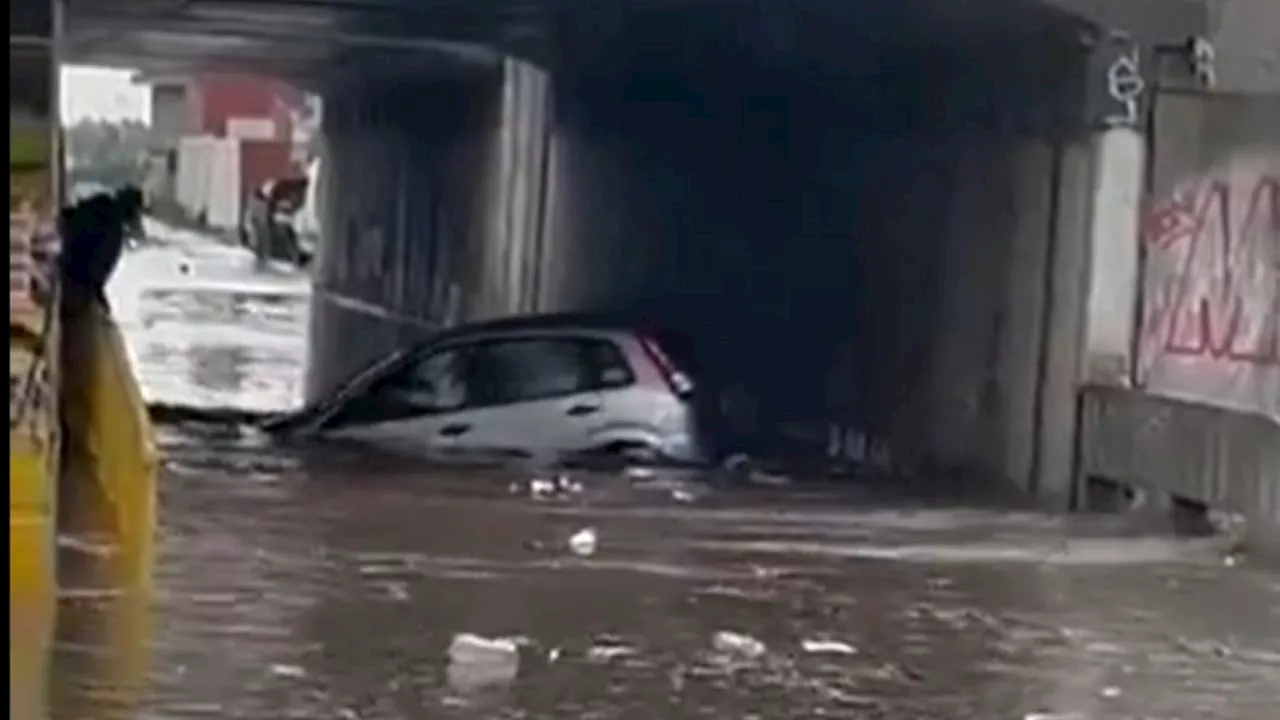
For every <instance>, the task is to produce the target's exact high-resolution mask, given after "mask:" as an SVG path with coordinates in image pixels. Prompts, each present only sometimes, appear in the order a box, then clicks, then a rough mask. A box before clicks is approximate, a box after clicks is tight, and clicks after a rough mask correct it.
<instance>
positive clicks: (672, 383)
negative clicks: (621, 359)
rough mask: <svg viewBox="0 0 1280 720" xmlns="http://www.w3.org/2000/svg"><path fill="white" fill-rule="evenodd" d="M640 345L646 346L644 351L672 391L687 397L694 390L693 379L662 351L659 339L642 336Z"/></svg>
mask: <svg viewBox="0 0 1280 720" xmlns="http://www.w3.org/2000/svg"><path fill="white" fill-rule="evenodd" d="M640 347H642V348H644V353H645V355H647V356H648V357H649V360H650V361H652V362H653V364H654V367H656V368H658V372H659V373H660V374H661V375H662V380H663V382H665V383H666V384H667V387H668V388H669V389H670V390H671V392H672V393H674V394H676V395H677V396H679V397H687V396H688V395H689V394H690V393H692V392H693V381H692V380H690V379H689V376H688V375H685V374H684V373H682V372H680V368H678V367H676V365H675V363H673V362H672V361H671V358H669V357H667V354H666V353H665V352H663V351H662V346H661V345H659V344H658V341H656V340H654V339H653V338H651V337H642V338H640Z"/></svg>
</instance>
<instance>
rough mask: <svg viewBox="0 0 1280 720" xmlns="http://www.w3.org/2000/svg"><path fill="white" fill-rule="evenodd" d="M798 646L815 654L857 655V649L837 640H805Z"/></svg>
mask: <svg viewBox="0 0 1280 720" xmlns="http://www.w3.org/2000/svg"><path fill="white" fill-rule="evenodd" d="M800 647H801V648H803V649H804V651H805V652H807V653H813V654H815V655H857V654H858V649H857V648H855V647H854V646H852V645H850V644H849V643H843V642H840V641H839V640H805V641H803V642H801V643H800Z"/></svg>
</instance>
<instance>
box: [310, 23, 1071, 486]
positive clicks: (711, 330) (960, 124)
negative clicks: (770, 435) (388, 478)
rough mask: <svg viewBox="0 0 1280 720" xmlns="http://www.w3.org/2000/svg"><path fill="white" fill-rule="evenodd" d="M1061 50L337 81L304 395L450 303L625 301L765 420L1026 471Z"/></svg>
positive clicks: (542, 306) (725, 59) (1048, 278)
mask: <svg viewBox="0 0 1280 720" xmlns="http://www.w3.org/2000/svg"><path fill="white" fill-rule="evenodd" d="M1073 42H1074V37H1073V38H1072V40H1071V41H1070V42H1068V41H1064V42H1063V43H1062V44H1061V45H1060V46H1057V47H1050V46H1047V45H1046V43H1045V42H1044V38H1042V37H1040V38H1037V40H1036V45H1034V46H1030V45H1024V44H1018V43H1007V44H1004V45H985V46H982V47H968V48H962V49H956V50H955V51H953V52H937V51H934V52H931V53H927V54H925V53H915V54H902V55H897V56H885V57H881V58H879V63H878V65H877V66H876V67H877V68H879V69H878V70H876V71H873V72H870V73H861V74H858V73H848V74H847V75H846V76H844V77H840V76H835V79H833V78H832V77H819V78H816V79H815V78H812V77H811V76H809V75H803V76H802V75H797V74H796V72H795V71H794V70H791V69H789V68H787V67H786V66H785V64H768V63H763V64H762V63H759V62H756V63H755V64H753V59H752V58H749V57H739V56H735V55H733V54H732V52H728V53H726V54H724V55H722V56H718V57H706V56H704V57H702V58H700V62H699V63H698V64H697V67H696V71H695V70H694V69H691V68H690V67H664V66H661V65H654V66H651V67H647V68H646V67H635V66H633V67H630V68H626V72H625V74H619V73H617V72H614V71H612V70H604V71H600V72H596V73H592V72H581V73H579V74H577V75H573V76H568V75H564V76H560V77H556V78H554V79H552V78H548V77H547V76H546V75H545V74H542V73H539V72H537V71H535V70H532V69H531V68H528V67H527V66H520V65H517V64H513V63H508V64H507V65H506V66H505V67H504V68H502V69H500V70H495V71H494V72H492V73H488V74H481V75H479V76H476V77H471V78H467V79H465V80H463V79H454V80H449V81H446V80H423V81H421V82H420V83H419V84H417V85H407V84H406V83H404V82H399V83H389V84H387V85H383V86H379V85H378V84H377V83H376V82H372V81H370V82H364V83H362V84H361V86H360V87H358V88H354V87H347V88H341V89H334V90H333V91H331V92H330V93H329V95H328V96H327V97H326V114H325V119H324V136H325V139H326V143H327V157H328V158H330V163H331V165H330V168H329V175H328V177H329V178H331V179H332V182H331V183H328V184H327V187H328V197H327V203H326V208H327V209H326V210H325V212H324V219H323V226H324V228H325V231H326V237H325V238H324V243H323V249H322V252H321V257H320V264H319V268H318V273H319V275H318V277H319V283H318V288H317V293H316V301H315V302H316V308H315V312H314V313H313V315H312V317H313V323H314V330H315V335H314V337H313V341H312V342H313V356H312V357H313V360H312V366H311V375H310V382H309V393H310V394H311V395H312V396H313V397H314V396H315V395H317V394H320V393H322V392H324V391H325V390H326V389H327V388H329V387H332V386H333V385H334V384H335V383H337V382H340V381H341V379H342V378H344V377H346V376H348V375H349V374H350V373H352V372H353V371H354V370H355V369H356V368H358V367H359V366H361V365H362V364H363V363H365V362H367V361H368V359H369V358H371V357H372V356H375V355H377V354H379V353H381V352H383V351H385V350H386V349H387V348H390V347H393V346H395V345H397V344H400V343H403V342H406V341H408V339H410V338H413V337H417V336H419V335H420V334H422V333H423V332H425V331H427V330H429V329H430V328H432V327H437V326H439V325H441V324H445V323H448V322H452V321H454V320H457V319H467V318H479V317H489V316H492V315H495V314H501V313H509V312H519V311H529V310H540V311H556V310H579V309H595V310H604V309H630V310H639V311H641V312H643V313H645V314H647V315H650V316H652V317H653V318H654V319H655V320H657V321H659V322H664V323H665V324H668V325H675V326H677V327H679V328H681V329H685V330H687V331H689V332H690V333H692V334H695V335H697V336H699V338H700V339H701V341H702V342H701V344H702V345H703V346H704V347H705V348H707V351H708V354H709V355H711V357H708V358H706V359H707V360H708V361H709V362H710V363H711V364H716V365H719V366H722V367H728V368H732V370H733V372H734V373H735V374H737V375H738V377H737V378H736V379H738V380H740V381H742V382H744V383H746V384H748V385H749V386H752V387H754V389H755V391H756V393H757V394H758V396H759V397H760V399H761V403H762V406H763V407H762V413H763V414H764V415H765V416H766V417H769V418H772V419H774V420H788V421H807V422H821V421H822V420H823V419H824V418H826V417H829V416H831V415H833V414H834V415H838V416H840V417H841V419H843V420H845V421H846V422H848V423H849V424H851V425H855V426H857V427H860V428H862V429H864V430H865V431H866V432H868V433H869V434H872V435H874V436H876V437H879V438H882V439H884V440H885V441H886V442H887V443H889V444H890V445H892V446H893V447H894V448H896V451H897V454H898V456H899V457H900V458H902V459H904V460H908V461H912V462H917V461H920V462H923V461H925V460H927V461H929V462H931V463H938V464H942V465H946V466H953V467H957V468H964V469H966V470H970V471H974V472H976V473H978V474H982V475H988V476H994V477H1000V478H1006V479H1010V480H1013V481H1015V482H1017V483H1019V484H1021V485H1027V484H1029V483H1030V482H1031V477H1032V476H1033V475H1034V474H1035V473H1036V472H1037V471H1038V470H1037V469H1038V466H1039V465H1040V464H1041V463H1042V461H1041V459H1040V458H1039V457H1038V453H1039V450H1038V448H1039V447H1040V445H1041V443H1040V442H1039V440H1040V435H1041V434H1042V433H1044V432H1045V414H1044V403H1045V390H1044V388H1043V387H1041V385H1042V381H1043V379H1044V377H1045V372H1044V367H1045V362H1046V357H1045V349H1044V342H1045V338H1046V327H1047V322H1048V321H1047V319H1046V318H1048V317H1049V316H1050V314H1051V308H1050V299H1051V295H1052V294H1053V293H1062V292H1067V291H1068V290H1070V292H1074V293H1076V294H1077V295H1078V293H1079V290H1078V288H1075V285H1076V282H1075V279H1076V278H1077V277H1078V274H1079V272H1080V271H1081V267H1080V266H1079V262H1076V263H1075V266H1074V270H1073V272H1074V273H1075V274H1072V275H1071V277H1070V278H1068V279H1066V280H1061V279H1057V278H1055V277H1054V273H1053V265H1052V263H1053V262H1054V261H1053V259H1052V258H1053V257H1055V253H1057V252H1059V250H1057V249H1056V246H1055V240H1056V239H1058V238H1059V237H1060V236H1063V237H1065V236H1067V235H1071V236H1072V237H1071V238H1070V240H1071V241H1072V242H1079V240H1080V236H1081V232H1080V231H1079V229H1076V230H1072V229H1070V228H1068V227H1067V226H1066V225H1063V226H1061V227H1060V224H1059V223H1058V221H1057V212H1056V208H1057V206H1058V205H1059V204H1060V202H1061V198H1060V195H1062V194H1063V192H1064V190H1063V187H1062V185H1063V181H1064V178H1068V179H1069V181H1070V182H1072V183H1075V184H1077V185H1078V184H1080V183H1081V182H1084V181H1085V180H1087V178H1085V176H1084V173H1082V172H1080V171H1079V168H1077V169H1076V171H1075V172H1074V173H1068V172H1065V171H1064V169H1063V168H1064V167H1065V165H1067V164H1068V163H1067V162H1066V160H1065V159H1064V158H1065V156H1066V154H1067V152H1068V149H1067V146H1068V145H1070V146H1072V147H1074V146H1075V144H1077V143H1076V140H1075V139H1074V138H1073V137H1072V136H1071V131H1070V130H1069V129H1068V128H1069V126H1070V124H1071V123H1070V122H1069V121H1065V120H1064V117H1065V111H1064V108H1066V107H1069V106H1070V100H1071V98H1070V97H1069V96H1068V95H1069V92H1068V91H1070V90H1073V89H1075V88H1076V86H1077V84H1078V82H1079V81H1080V78H1079V76H1078V74H1077V73H1078V72H1079V69H1080V66H1081V63H1082V62H1083V60H1082V55H1081V52H1080V51H1079V49H1078V48H1077V47H1076V46H1075V45H1074V44H1072V43H1073ZM1037 53H1038V54H1037ZM1027 57H1038V58H1040V60H1039V61H1038V62H1036V63H1029V62H1026V61H1025V59H1026V58H1027ZM604 67H608V66H607V65H605V66H604ZM1072 152H1078V151H1077V150H1072ZM1077 165H1078V163H1077ZM1063 307H1065V306H1063ZM1068 315H1070V313H1068ZM1068 320H1069V318H1068ZM1077 344H1078V339H1077V338H1075V337H1074V336H1073V335H1072V334H1071V333H1061V334H1060V337H1059V338H1058V347H1060V348H1064V349H1062V352H1065V353H1066V354H1067V355H1068V356H1070V355H1071V354H1072V353H1075V352H1078V348H1077ZM837 358H840V360H838V361H837ZM1069 365H1070V363H1067V364H1066V365H1063V366H1062V368H1059V371H1060V372H1068V370H1070V371H1071V372H1074V370H1071V369H1070V368H1068V367H1067V366H1069ZM1073 379H1074V375H1072V381H1073ZM1070 387H1071V382H1068V381H1064V382H1062V383H1058V386H1057V388H1058V389H1057V391H1055V392H1057V394H1058V395H1059V396H1062V395H1063V393H1062V390H1063V389H1064V388H1067V389H1069V388H1070ZM1057 402H1058V404H1059V405H1062V404H1064V403H1065V404H1066V405H1068V406H1069V405H1070V404H1071V402H1072V401H1071V399H1070V397H1069V392H1068V394H1067V396H1064V397H1060V398H1059V400H1058V401H1057ZM1059 415H1061V413H1059ZM1069 425H1070V422H1069V421H1067V420H1064V419H1063V417H1057V419H1055V420H1054V423H1053V427H1060V428H1061V432H1069V427H1068V426H1069ZM1061 432H1059V433H1058V434H1061ZM1067 442H1068V444H1069V441H1067ZM1061 445H1063V443H1059V446H1061ZM1059 454H1060V453H1059Z"/></svg>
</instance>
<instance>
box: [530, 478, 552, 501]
mask: <svg viewBox="0 0 1280 720" xmlns="http://www.w3.org/2000/svg"><path fill="white" fill-rule="evenodd" d="M529 494H530V495H532V496H533V497H535V498H545V497H551V496H552V495H555V494H556V482H555V481H554V480H548V479H546V478H537V477H536V478H533V479H531V480H529Z"/></svg>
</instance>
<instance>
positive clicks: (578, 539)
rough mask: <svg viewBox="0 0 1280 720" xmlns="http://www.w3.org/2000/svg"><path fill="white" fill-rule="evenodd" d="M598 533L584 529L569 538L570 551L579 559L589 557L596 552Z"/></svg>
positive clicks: (592, 529) (590, 529)
mask: <svg viewBox="0 0 1280 720" xmlns="http://www.w3.org/2000/svg"><path fill="white" fill-rule="evenodd" d="M596 545H597V539H596V531H595V529H594V528H583V529H581V530H579V531H578V532H576V533H574V534H573V535H572V536H570V538H569V550H570V551H572V552H573V554H574V555H577V556H578V557H587V556H588V555H594V554H595V552H596Z"/></svg>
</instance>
